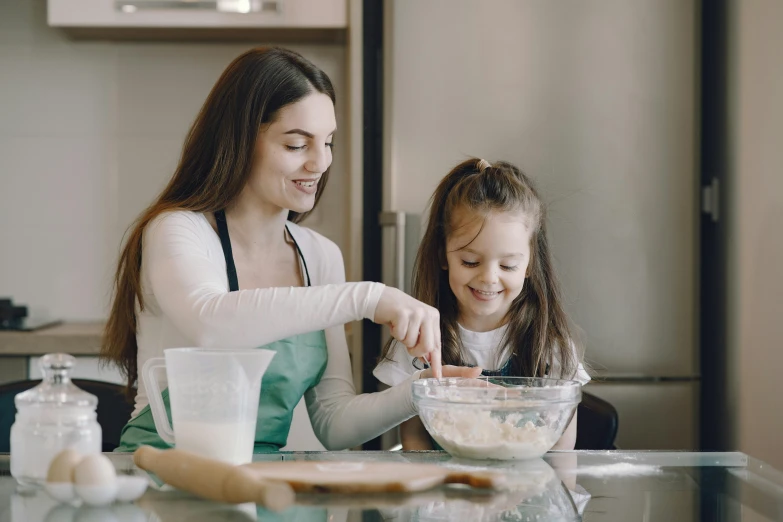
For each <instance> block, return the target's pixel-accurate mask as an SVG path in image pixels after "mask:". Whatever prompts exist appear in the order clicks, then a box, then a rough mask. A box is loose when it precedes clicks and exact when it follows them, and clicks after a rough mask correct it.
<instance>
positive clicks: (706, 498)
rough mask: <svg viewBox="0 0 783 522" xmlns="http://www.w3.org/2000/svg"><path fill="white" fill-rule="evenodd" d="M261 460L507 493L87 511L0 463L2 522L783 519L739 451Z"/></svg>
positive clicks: (764, 482)
mask: <svg viewBox="0 0 783 522" xmlns="http://www.w3.org/2000/svg"><path fill="white" fill-rule="evenodd" d="M109 457H110V458H111V460H112V462H113V463H114V465H115V467H116V468H117V470H118V472H119V473H129V474H142V473H143V472H142V471H140V470H138V469H136V468H135V467H134V466H133V463H132V460H131V457H130V455H127V454H110V455H109ZM257 460H276V461H280V460H283V461H289V460H318V461H350V462H352V463H355V464H358V463H363V462H365V463H366V462H413V463H427V464H437V465H440V466H445V467H448V468H451V469H454V470H460V469H464V470H492V471H495V472H499V473H503V474H505V475H506V476H507V479H508V484H509V487H508V488H507V490H504V491H498V492H487V491H480V490H472V489H470V488H468V487H466V486H456V485H451V486H446V487H441V488H436V489H433V490H430V491H427V492H424V493H419V494H415V495H404V494H377V495H335V494H307V495H305V494H300V495H297V499H296V506H294V507H292V508H290V509H288V510H286V511H285V512H283V513H273V512H269V511H267V510H265V509H263V508H259V507H256V506H255V505H253V504H249V505H240V506H231V505H226V504H219V503H214V502H207V501H204V500H200V499H197V498H195V497H192V496H190V495H187V494H185V493H182V492H177V491H160V490H157V489H155V488H154V487H150V489H148V490H147V492H146V493H145V495H144V496H143V497H142V498H141V499H139V500H138V501H137V502H136V503H134V504H115V505H112V506H108V507H104V508H89V507H86V506H78V505H67V504H59V503H57V502H56V501H54V500H53V499H51V498H50V497H49V496H48V495H47V494H46V493H45V492H44V491H42V490H23V489H20V488H19V487H18V486H17V485H16V483H15V481H14V480H13V478H11V477H10V475H9V473H8V456H7V455H0V522H11V521H12V522H88V521H89V522H91V521H98V520H101V521H110V522H142V521H146V522H174V521H188V522H200V521H207V520H208V521H211V522H212V521H216V522H221V521H231V522H239V521H243V522H250V521H253V520H259V521H311V520H312V521H329V522H338V521H350V522H353V521H362V522H364V521H383V520H390V521H391V520H393V521H395V522H402V521H436V520H471V521H496V520H497V521H518V522H522V521H527V520H530V521H536V522H542V521H565V520H567V521H571V520H583V521H586V522H591V521H604V520H606V521H627V520H649V521H656V520H663V521H665V522H689V521H697V520H698V521H712V520H717V521H734V520H741V521H747V522H769V521H774V520H783V474H781V472H779V471H777V470H775V469H774V468H772V467H770V466H768V465H766V464H764V463H762V462H759V461H757V460H754V459H752V458H750V457H748V456H746V455H744V454H741V453H687V452H622V451H618V452H550V453H548V454H547V455H546V456H545V457H544V458H543V459H537V460H531V461H526V462H524V461H522V462H495V463H492V462H476V461H463V460H459V459H453V458H451V457H449V456H448V455H447V454H444V453H439V452H409V453H403V452H323V453H284V454H279V455H276V456H257ZM353 467H355V466H353Z"/></svg>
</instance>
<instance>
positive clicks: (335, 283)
mask: <svg viewBox="0 0 783 522" xmlns="http://www.w3.org/2000/svg"><path fill="white" fill-rule="evenodd" d="M287 226H288V230H289V233H290V234H291V235H292V236H293V238H294V239H295V240H296V242H297V244H298V245H299V248H300V249H301V252H302V256H303V257H304V259H305V261H306V263H307V269H308V271H309V275H310V280H311V284H312V286H311V287H278V288H260V289H252V290H238V291H235V292H229V288H228V276H227V274H226V261H225V258H224V256H223V249H222V247H221V244H220V239H219V237H218V235H217V233H216V232H215V231H214V229H213V228H212V226H211V225H210V223H209V221H208V220H207V218H206V216H205V215H204V214H200V213H194V212H186V211H176V212H168V213H165V214H163V215H162V216H159V217H158V218H156V219H155V220H153V221H152V222H151V223H150V224H149V225H148V226H147V227H146V229H145V232H144V237H143V241H142V263H141V279H142V293H143V297H144V310H143V311H138V324H137V337H136V339H137V344H138V367H139V369H141V368H142V367H143V365H144V363H145V362H146V361H147V360H148V359H150V358H152V357H161V356H163V350H164V349H166V348H175V347H208V348H218V349H220V348H255V347H258V346H262V345H265V344H268V343H271V342H274V341H277V340H280V339H283V338H286V337H290V336H293V335H297V334H301V333H306V332H311V331H317V330H325V333H326V342H327V349H328V357H329V360H328V363H327V365H326V369H325V371H324V374H323V376H322V377H321V381H320V382H319V383H318V384H317V385H316V386H315V387H313V388H312V389H311V390H310V391H308V392H307V393H306V394H305V401H306V403H307V410H308V413H309V415H310V420H311V422H312V425H313V430H314V432H315V434H316V436H317V437H318V439H319V440H320V441H321V443H322V444H323V445H324V446H325V447H326V448H327V449H330V450H334V449H345V448H350V447H353V446H356V445H358V444H361V443H363V442H365V441H367V440H370V439H372V438H374V437H376V436H378V435H380V434H381V433H384V432H385V431H387V430H389V429H391V428H393V427H394V426H397V425H398V424H400V423H401V422H402V421H405V420H407V419H409V418H410V417H412V416H414V415H415V414H416V409H415V407H414V405H413V400H412V396H411V382H410V381H412V380H413V379H414V378H415V376H413V377H412V378H411V379H410V380H409V381H406V382H403V383H401V384H400V385H398V386H395V387H393V388H390V389H388V390H385V391H383V392H380V393H371V394H360V395H357V394H356V390H355V388H354V384H353V378H352V375H351V365H350V359H349V354H348V345H347V343H346V340H345V331H344V329H343V328H344V324H345V323H348V322H350V321H356V320H361V319H363V318H368V319H371V318H372V317H373V316H374V315H375V308H376V306H377V305H378V301H379V299H380V296H381V293H382V292H383V289H384V285H382V284H381V283H369V282H362V283H346V282H345V268H344V263H343V257H342V253H341V252H340V249H339V248H338V247H337V245H335V244H334V243H333V242H332V241H330V240H328V239H326V238H325V237H324V236H322V235H320V234H318V233H316V232H314V231H312V230H310V229H308V228H304V227H300V226H297V225H295V224H293V223H288V224H287ZM161 385H162V386H165V382H162V383H161ZM148 403H149V399H148V396H147V390H146V388H145V386H144V382H143V381H142V379H139V383H138V392H137V395H136V402H135V410H134V412H133V416H134V417H135V416H136V415H138V414H139V413H140V412H141V410H142V409H143V408H144V407H145V406H147V404H148Z"/></svg>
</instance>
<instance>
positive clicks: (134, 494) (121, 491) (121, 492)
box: [117, 475, 149, 502]
mask: <svg viewBox="0 0 783 522" xmlns="http://www.w3.org/2000/svg"><path fill="white" fill-rule="evenodd" d="M148 483H149V481H148V480H147V478H146V477H139V476H132V475H120V476H119V477H117V500H119V501H120V502H133V501H134V500H136V499H138V498H139V497H141V496H142V495H143V494H144V492H145V491H146V490H147V484H148Z"/></svg>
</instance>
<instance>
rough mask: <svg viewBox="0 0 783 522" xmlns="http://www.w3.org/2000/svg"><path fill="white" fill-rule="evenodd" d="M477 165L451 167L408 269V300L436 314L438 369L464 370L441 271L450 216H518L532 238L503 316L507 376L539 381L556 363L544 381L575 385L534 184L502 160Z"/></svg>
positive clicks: (571, 341)
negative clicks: (522, 275)
mask: <svg viewBox="0 0 783 522" xmlns="http://www.w3.org/2000/svg"><path fill="white" fill-rule="evenodd" d="M481 162H482V160H479V159H477V158H473V159H470V160H466V161H464V162H462V163H460V164H459V165H457V166H456V167H454V169H452V171H451V172H449V173H448V174H447V175H446V177H445V178H443V180H442V181H441V182H440V184H439V185H438V188H437V189H436V190H435V193H434V194H433V195H432V198H431V200H430V212H429V218H428V222H427V228H426V231H425V233H424V236H423V238H422V241H421V244H420V245H419V250H418V253H417V254H416V260H415V262H414V267H413V281H412V293H413V297H415V298H416V299H418V300H420V301H422V302H424V303H426V304H428V305H430V306H434V307H435V308H437V309H438V310H439V311H440V318H441V343H442V345H441V346H442V348H441V349H442V356H443V364H453V365H457V366H463V365H464V364H465V361H464V358H463V356H462V353H463V347H462V343H461V340H460V336H459V330H458V326H457V318H458V316H459V309H458V303H457V298H456V297H455V296H454V293H453V292H452V291H451V287H450V286H449V275H448V271H447V270H445V269H444V268H443V267H444V266H446V240H447V238H448V237H449V234H451V233H452V232H453V230H454V225H455V223H454V221H453V218H454V214H455V212H456V211H458V210H466V211H468V212H470V213H472V214H474V215H475V216H476V218H477V219H484V218H485V217H486V216H487V214H488V213H490V212H522V213H523V214H524V215H525V217H526V218H527V219H528V224H529V226H531V227H532V229H533V234H532V236H531V239H530V242H531V244H530V252H531V255H530V263H529V265H528V276H527V280H526V281H525V285H524V287H523V289H522V292H521V293H520V294H519V296H518V297H517V298H516V299H515V300H514V301H513V303H512V304H511V308H510V309H509V311H508V314H507V316H506V321H507V323H508V325H509V327H508V330H507V332H506V337H505V339H504V340H503V341H504V342H503V346H504V349H505V350H507V351H510V358H509V359H510V361H511V372H510V373H511V375H517V376H526V377H541V376H543V375H547V374H550V373H551V372H550V371H549V369H550V368H554V367H555V365H556V363H559V366H560V372H559V374H557V375H550V376H551V377H556V378H569V379H570V378H573V377H574V376H575V375H576V369H577V365H578V359H577V355H576V353H579V352H577V350H579V349H580V346H579V345H578V340H577V339H576V337H575V335H574V334H575V332H574V329H573V327H572V326H571V324H570V321H569V319H568V316H567V315H566V312H565V310H564V308H563V305H562V298H561V296H560V288H559V284H558V281H557V277H556V275H555V271H554V267H553V264H552V257H551V254H550V251H549V244H548V243H547V236H546V207H545V205H544V203H543V201H542V200H541V198H540V197H539V195H538V192H537V191H536V189H535V186H534V185H533V182H532V181H531V180H530V178H528V177H527V176H526V175H525V174H524V173H523V172H522V171H520V170H519V169H518V168H517V167H515V166H514V165H512V164H510V163H506V162H502V161H499V162H496V163H494V164H492V165H489V166H486V164H481ZM465 246H467V245H463V246H462V247H461V248H464V247H465ZM393 344H394V343H393V341H390V342H388V343H387V344H386V346H384V348H383V351H382V353H381V358H380V362H381V363H384V361H387V360H389V359H390V358H391V349H392V346H393ZM574 348H577V350H575V349H574ZM575 352H576V353H575ZM487 369H491V370H494V369H495V368H487Z"/></svg>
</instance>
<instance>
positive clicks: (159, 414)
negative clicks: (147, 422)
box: [141, 357, 174, 445]
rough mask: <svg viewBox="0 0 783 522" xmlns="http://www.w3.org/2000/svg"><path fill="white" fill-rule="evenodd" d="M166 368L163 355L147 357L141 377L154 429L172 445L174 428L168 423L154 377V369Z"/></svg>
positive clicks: (158, 387) (158, 386)
mask: <svg viewBox="0 0 783 522" xmlns="http://www.w3.org/2000/svg"><path fill="white" fill-rule="evenodd" d="M161 369H163V370H165V369H166V359H165V358H163V357H153V358H152V359H147V362H145V363H144V366H143V367H142V369H141V378H142V379H143V380H144V386H145V387H146V388H147V397H148V398H149V401H150V410H151V411H152V420H153V422H154V423H155V429H156V430H157V431H158V435H160V438H161V439H163V440H164V441H166V442H167V443H169V444H171V445H174V430H173V429H172V428H171V424H169V417H168V415H167V414H166V406H165V405H164V404H163V395H161V393H160V384H159V383H158V380H157V379H156V378H155V370H161Z"/></svg>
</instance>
